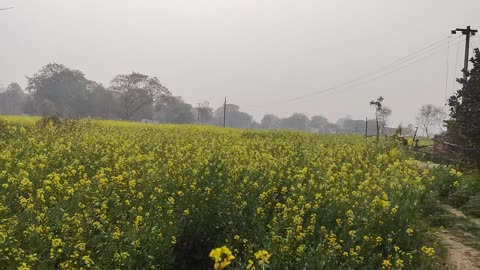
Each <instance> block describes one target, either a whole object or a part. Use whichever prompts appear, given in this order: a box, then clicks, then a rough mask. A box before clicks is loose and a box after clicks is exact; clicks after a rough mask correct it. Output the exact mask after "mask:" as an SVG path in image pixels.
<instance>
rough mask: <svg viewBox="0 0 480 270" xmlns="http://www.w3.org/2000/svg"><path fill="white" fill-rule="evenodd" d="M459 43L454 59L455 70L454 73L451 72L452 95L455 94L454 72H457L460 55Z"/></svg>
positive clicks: (455, 76)
mask: <svg viewBox="0 0 480 270" xmlns="http://www.w3.org/2000/svg"><path fill="white" fill-rule="evenodd" d="M460 44H461V42H460V43H458V45H457V56H456V58H455V69H454V72H453V85H452V94H453V93H455V84H456V82H457V80H456V79H457V75H456V74H455V72H456V71H457V68H458V55H459V53H460Z"/></svg>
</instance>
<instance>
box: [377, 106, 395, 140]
mask: <svg viewBox="0 0 480 270" xmlns="http://www.w3.org/2000/svg"><path fill="white" fill-rule="evenodd" d="M390 115H392V109H390V108H389V107H387V106H384V107H382V109H381V110H380V111H379V112H378V119H379V120H378V121H379V123H380V132H381V133H382V134H385V127H386V126H387V123H388V118H389V117H390Z"/></svg>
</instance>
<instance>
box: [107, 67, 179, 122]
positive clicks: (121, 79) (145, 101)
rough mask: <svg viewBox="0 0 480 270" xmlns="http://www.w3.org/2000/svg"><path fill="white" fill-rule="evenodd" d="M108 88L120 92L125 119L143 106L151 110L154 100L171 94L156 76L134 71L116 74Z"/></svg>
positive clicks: (129, 117)
mask: <svg viewBox="0 0 480 270" xmlns="http://www.w3.org/2000/svg"><path fill="white" fill-rule="evenodd" d="M110 89H111V90H112V91H114V92H117V93H119V94H120V96H121V99H122V107H123V115H124V118H125V119H132V118H133V116H134V115H135V114H136V113H137V112H139V111H140V110H142V109H145V107H147V108H149V110H150V111H151V110H152V109H153V105H154V104H155V102H157V101H159V100H160V99H161V98H163V97H165V96H171V93H170V91H169V90H168V88H166V87H165V86H163V85H162V84H161V83H160V81H159V80H158V78H157V77H149V76H147V75H143V74H140V73H136V72H132V73H130V74H125V75H117V76H116V77H115V78H113V80H112V81H111V86H110ZM137 118H138V117H137Z"/></svg>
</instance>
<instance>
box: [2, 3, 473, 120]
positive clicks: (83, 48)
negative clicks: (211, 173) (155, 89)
mask: <svg viewBox="0 0 480 270" xmlns="http://www.w3.org/2000/svg"><path fill="white" fill-rule="evenodd" d="M8 6H14V7H15V8H14V9H11V10H7V11H0V25H1V26H2V27H1V29H2V30H1V42H0V59H1V65H0V82H2V83H3V84H4V85H7V84H8V83H9V82H11V81H16V82H19V83H20V84H21V85H22V86H25V85H26V78H25V77H26V76H31V75H32V74H33V73H35V72H36V71H37V70H38V69H39V68H40V67H41V66H43V65H45V64H47V63H49V62H57V63H61V64H64V65H66V66H68V67H71V68H75V69H79V70H81V71H83V72H84V73H85V75H86V77H87V78H88V79H91V80H95V81H97V82H101V83H103V84H104V85H106V86H108V85H109V82H110V80H111V79H112V78H113V77H114V76H115V75H117V74H124V73H129V72H131V71H136V72H140V73H144V74H148V75H151V76H157V77H158V78H159V79H160V80H161V81H162V83H163V84H164V85H166V86H167V87H169V88H170V89H171V90H172V92H173V94H174V95H180V96H182V97H183V98H184V99H185V100H186V101H188V102H190V103H193V104H194V103H197V102H200V101H203V100H208V101H210V103H211V104H212V105H213V106H214V107H218V106H219V105H220V104H221V103H222V102H223V98H224V97H225V96H227V98H228V100H229V102H232V103H235V104H238V105H239V106H240V108H241V109H242V110H244V111H247V112H249V113H251V114H253V115H254V116H255V118H256V119H257V120H260V119H261V117H262V116H263V114H265V113H274V114H277V115H279V116H282V117H285V116H288V115H290V114H291V113H293V112H301V113H305V114H307V115H309V116H312V115H316V114H319V115H323V116H326V117H328V118H329V119H330V120H331V121H333V122H334V121H336V120H337V118H339V117H343V116H345V115H351V116H352V117H353V118H365V117H366V116H368V117H372V116H373V110H372V108H370V106H369V105H368V101H369V100H371V99H373V98H375V97H377V96H379V95H383V96H384V97H385V104H386V105H388V106H390V107H391V108H392V110H393V115H392V121H391V122H392V124H393V125H396V124H398V123H400V122H403V123H408V122H414V119H415V114H416V112H417V110H418V109H419V107H420V106H421V105H422V104H426V103H433V104H436V105H442V106H443V105H444V103H445V102H444V100H445V89H446V88H445V83H446V78H448V88H447V89H448V93H449V94H450V93H452V90H453V89H454V81H453V78H454V76H455V74H454V72H453V70H454V67H455V62H456V60H455V59H456V56H457V46H453V45H454V44H456V42H457V41H455V42H454V41H453V39H454V38H456V37H457V36H458V35H457V36H453V37H452V42H451V49H450V50H449V52H450V53H449V54H448V55H449V57H448V59H449V60H448V63H449V71H450V72H449V74H448V77H447V76H446V67H447V49H445V51H441V52H440V53H439V54H436V55H433V56H431V57H428V58H425V59H424V60H421V61H419V62H417V63H415V64H412V65H409V66H407V67H405V68H404V69H401V70H399V71H397V72H394V73H392V74H390V75H388V76H385V77H381V78H379V79H377V80H374V81H371V82H369V83H366V84H362V85H359V86H357V87H351V88H340V89H336V90H334V91H332V92H329V93H327V94H320V95H315V96H310V97H308V98H305V99H301V100H297V101H289V100H290V99H292V98H295V97H298V96H302V95H306V94H310V93H312V92H315V91H321V90H322V89H325V88H328V87H331V86H333V85H336V84H339V83H342V82H344V81H348V80H350V79H352V78H356V77H358V76H360V75H362V74H365V73H368V72H370V71H372V70H375V69H377V68H378V67H381V66H384V65H387V64H389V63H391V62H393V61H395V60H397V59H399V58H401V57H403V56H405V55H408V54H409V53H412V52H415V51H417V50H419V49H421V48H423V47H425V46H427V45H429V44H431V43H434V42H436V41H439V40H441V39H442V38H447V37H448V36H449V34H450V31H451V30H452V29H454V28H457V27H465V26H467V25H472V27H474V28H480V12H479V11H480V1H479V0H455V1H454V0H403V1H393V0H392V1H390V0H364V1H358V0H348V1H345V0H344V1H342V0H328V1H327V0H316V1H307V0H296V1H293V0H291V1H283V0H271V1H266V0H235V1H234V0H191V1H187V0H184V1H182V0H176V1H162V0H151V1H147V0H142V1H139V0H135V1H133V0H130V1H126V0H76V1H73V0H41V1H40V0H0V7H8ZM475 42H476V44H480V35H479V36H478V37H474V38H473V41H472V43H473V44H475ZM460 46H462V47H460V50H459V55H458V63H457V69H458V70H460V69H461V67H462V65H463V55H464V54H463V44H461V45H460ZM445 48H446V47H445ZM460 75H461V74H460V73H458V74H457V76H460Z"/></svg>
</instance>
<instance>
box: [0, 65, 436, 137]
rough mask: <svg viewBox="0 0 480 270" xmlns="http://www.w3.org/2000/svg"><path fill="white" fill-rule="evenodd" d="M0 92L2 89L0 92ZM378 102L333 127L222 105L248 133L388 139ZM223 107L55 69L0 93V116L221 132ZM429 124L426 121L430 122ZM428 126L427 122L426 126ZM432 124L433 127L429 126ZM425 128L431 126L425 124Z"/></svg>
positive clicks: (408, 129) (156, 83)
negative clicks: (369, 112)
mask: <svg viewBox="0 0 480 270" xmlns="http://www.w3.org/2000/svg"><path fill="white" fill-rule="evenodd" d="M0 90H1V89H0ZM382 101H383V98H382V100H377V101H372V102H371V103H370V104H371V105H375V106H376V111H375V113H376V116H377V117H376V118H375V119H368V120H367V123H365V120H354V119H352V118H351V117H349V116H346V117H343V118H340V119H338V120H337V121H336V122H335V123H332V122H329V120H328V119H327V118H325V117H323V116H321V115H315V116H312V117H308V116H306V115H305V114H302V113H293V114H292V115H290V116H289V117H286V118H280V117H278V116H276V115H274V114H266V115H264V117H263V118H262V119H261V121H260V122H256V121H255V120H254V118H253V116H252V115H250V114H249V113H247V112H243V111H241V109H240V107H239V106H238V105H236V104H226V107H225V111H226V115H227V117H226V123H225V124H226V126H228V127H236V128H248V129H278V130H300V131H309V132H315V133H334V134H338V133H358V134H365V129H367V135H375V134H377V131H378V133H381V134H390V133H392V132H393V129H392V128H389V127H388V126H387V124H388V118H389V117H390V115H391V113H392V111H391V109H390V108H388V107H386V106H383V107H382V106H379V105H380V103H379V102H382ZM223 113H224V106H223V104H222V105H221V106H219V107H218V108H213V107H211V106H210V103H209V102H208V101H204V102H200V103H197V104H195V105H192V104H189V103H187V102H185V101H184V100H183V99H182V97H180V96H175V95H174V94H173V93H172V91H171V90H170V89H169V88H168V87H166V86H165V85H163V84H162V83H161V82H160V80H159V79H158V78H157V77H152V76H148V75H145V74H141V73H137V72H132V73H129V74H120V75H117V76H115V77H114V78H113V79H112V80H111V81H110V85H109V86H104V85H102V84H100V83H97V82H95V81H93V80H89V79H87V78H86V77H85V75H84V73H83V72H81V71H79V70H75V69H71V68H68V67H66V66H64V65H61V64H57V63H50V64H47V65H45V66H43V67H42V68H41V69H40V70H39V71H38V72H36V73H35V74H33V75H32V76H31V77H27V87H26V89H22V88H21V87H20V85H19V84H18V83H15V82H13V83H11V84H9V85H8V87H6V88H5V89H3V90H2V91H1V92H0V114H11V115H21V114H27V115H41V116H45V115H58V116H61V117H73V118H78V117H94V118H106V119H118V120H129V121H143V122H155V123H176V124H193V123H195V124H209V125H218V126H223ZM429 121H430V120H429ZM427 122H428V121H427ZM431 122H433V121H431ZM425 125H426V126H427V127H428V125H430V123H427V124H425ZM402 130H403V133H404V134H406V135H411V134H412V133H413V132H414V127H413V126H412V125H408V126H404V127H403V128H402Z"/></svg>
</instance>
